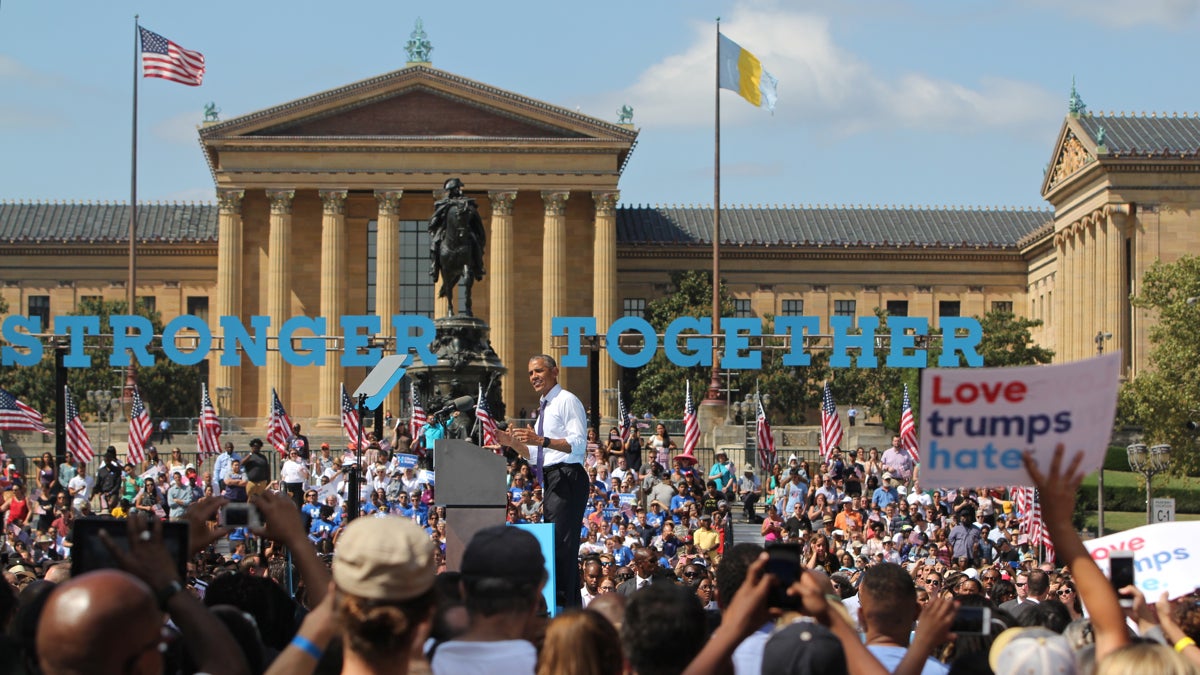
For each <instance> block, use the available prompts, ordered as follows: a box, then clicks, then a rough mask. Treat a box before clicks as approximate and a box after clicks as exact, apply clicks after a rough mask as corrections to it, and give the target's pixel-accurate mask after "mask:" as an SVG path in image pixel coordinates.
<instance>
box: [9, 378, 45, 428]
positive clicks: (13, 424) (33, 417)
mask: <svg viewBox="0 0 1200 675" xmlns="http://www.w3.org/2000/svg"><path fill="white" fill-rule="evenodd" d="M0 431H40V432H41V433H43V434H48V433H50V432H49V431H47V430H46V425H45V424H42V413H40V412H38V411H36V410H34V409H33V408H31V407H29V406H28V405H26V404H25V403H24V402H23V401H21V400H20V399H18V398H17V397H16V396H13V395H12V394H10V393H8V392H7V391H5V390H3V389H0Z"/></svg>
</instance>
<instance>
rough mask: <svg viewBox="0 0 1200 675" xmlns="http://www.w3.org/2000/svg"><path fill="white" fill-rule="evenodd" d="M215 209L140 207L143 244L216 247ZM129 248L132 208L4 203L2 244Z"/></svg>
mask: <svg viewBox="0 0 1200 675" xmlns="http://www.w3.org/2000/svg"><path fill="white" fill-rule="evenodd" d="M216 240H217V206H216V205H215V204H139V205H138V241H139V242H164V243H198V242H216ZM60 242H61V243H65V242H73V243H102V244H111V243H118V242H125V243H128V242H129V205H128V204H112V203H103V204H97V203H78V204H72V203H28V204H27V203H23V202H0V244H30V243H45V244H50V243H60Z"/></svg>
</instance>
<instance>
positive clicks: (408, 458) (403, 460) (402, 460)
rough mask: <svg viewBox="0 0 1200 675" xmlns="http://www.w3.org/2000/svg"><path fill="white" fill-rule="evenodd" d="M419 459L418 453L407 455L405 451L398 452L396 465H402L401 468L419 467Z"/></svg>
mask: <svg viewBox="0 0 1200 675" xmlns="http://www.w3.org/2000/svg"><path fill="white" fill-rule="evenodd" d="M418 459H419V458H418V457H417V456H416V455H406V454H404V453H397V454H396V466H398V467H400V468H401V469H415V468H417V460H418Z"/></svg>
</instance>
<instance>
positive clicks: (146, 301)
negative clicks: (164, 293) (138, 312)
mask: <svg viewBox="0 0 1200 675" xmlns="http://www.w3.org/2000/svg"><path fill="white" fill-rule="evenodd" d="M137 305H138V307H145V308H146V313H148V314H153V313H155V312H157V311H158V298H156V297H154V296H153V295H139V296H137Z"/></svg>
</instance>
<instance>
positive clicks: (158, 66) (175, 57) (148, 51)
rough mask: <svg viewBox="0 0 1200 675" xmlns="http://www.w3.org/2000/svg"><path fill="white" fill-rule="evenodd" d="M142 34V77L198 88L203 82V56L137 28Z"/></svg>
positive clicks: (153, 33)
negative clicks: (157, 78) (156, 78)
mask: <svg viewBox="0 0 1200 675" xmlns="http://www.w3.org/2000/svg"><path fill="white" fill-rule="evenodd" d="M138 30H140V31H141V33H142V76H143V77H161V78H162V79H164V80H170V81H172V82H178V83H179V84H186V85H188V86H189V87H198V86H200V83H201V82H203V81H204V55H203V54H201V53H200V52H194V51H192V50H190V49H184V48H183V47H180V46H179V45H177V44H175V43H174V42H171V41H170V40H168V39H167V38H165V37H163V36H161V35H159V34H158V33H155V32H154V31H149V30H146V29H145V28H142V27H141V26H138Z"/></svg>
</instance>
